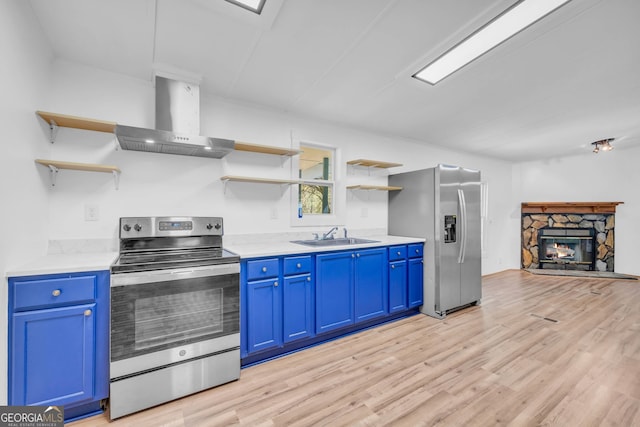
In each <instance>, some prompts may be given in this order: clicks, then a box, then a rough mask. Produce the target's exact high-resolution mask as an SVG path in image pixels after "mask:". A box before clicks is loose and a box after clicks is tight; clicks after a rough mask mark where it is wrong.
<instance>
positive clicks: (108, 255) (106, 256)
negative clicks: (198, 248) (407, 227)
mask: <svg viewBox="0 0 640 427" xmlns="http://www.w3.org/2000/svg"><path fill="white" fill-rule="evenodd" d="M366 238H367V239H369V240H376V242H375V243H361V244H357V245H340V246H325V247H317V246H306V245H301V244H297V243H291V242H290V241H289V240H276V239H274V240H269V241H262V242H252V243H246V242H243V243H232V244H229V245H227V244H225V245H224V247H225V249H226V250H228V251H231V252H233V253H235V254H237V255H239V256H240V257H241V258H259V257H265V256H278V255H293V254H305V253H315V252H329V251H342V250H350V249H364V248H375V247H379V246H392V245H406V244H409V243H423V242H424V239H419V238H414V237H399V236H387V235H377V236H376V235H374V236H366ZM117 258H118V252H89V253H66V254H50V255H45V256H42V257H39V258H36V259H34V260H32V261H30V262H28V263H26V264H23V265H20V266H18V267H15V268H10V269H9V270H8V271H7V273H6V275H7V277H17V276H33V275H40V274H59V273H75V272H82V271H100V270H109V269H110V267H111V264H113V263H114V262H115V261H116V259H117Z"/></svg>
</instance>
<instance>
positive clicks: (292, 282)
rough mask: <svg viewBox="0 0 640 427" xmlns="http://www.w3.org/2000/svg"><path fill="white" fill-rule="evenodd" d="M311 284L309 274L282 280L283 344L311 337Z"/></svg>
mask: <svg viewBox="0 0 640 427" xmlns="http://www.w3.org/2000/svg"><path fill="white" fill-rule="evenodd" d="M312 292H313V283H312V280H311V274H310V273H307V274H302V275H299V276H290V277H285V278H284V280H283V292H282V294H283V295H282V297H283V301H284V302H283V306H284V307H286V308H287V309H286V310H284V311H283V313H282V329H283V335H284V342H285V343H289V342H292V341H295V340H299V339H302V338H309V337H312V336H313V313H314V311H313V305H312V303H313V297H312V295H311V294H312Z"/></svg>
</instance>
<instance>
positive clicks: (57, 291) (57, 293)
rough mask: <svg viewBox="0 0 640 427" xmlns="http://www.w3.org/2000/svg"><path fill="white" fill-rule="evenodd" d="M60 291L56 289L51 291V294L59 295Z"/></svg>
mask: <svg viewBox="0 0 640 427" xmlns="http://www.w3.org/2000/svg"><path fill="white" fill-rule="evenodd" d="M61 293H62V292H60V289H56V290H55V291H53V292H51V295H53V296H54V297H59V296H60V294H61Z"/></svg>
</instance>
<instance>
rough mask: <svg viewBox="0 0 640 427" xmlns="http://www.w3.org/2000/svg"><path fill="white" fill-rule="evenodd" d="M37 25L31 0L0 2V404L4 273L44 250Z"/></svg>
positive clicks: (42, 92)
mask: <svg viewBox="0 0 640 427" xmlns="http://www.w3.org/2000/svg"><path fill="white" fill-rule="evenodd" d="M38 28H39V26H38V25H37V23H36V22H35V20H34V18H33V16H32V12H31V8H30V6H29V3H28V2H23V1H18V0H15V1H9V0H7V1H2V2H0V52H2V59H1V61H2V66H0V85H1V90H0V93H2V95H1V96H0V118H1V119H0V120H1V121H2V138H1V139H0V145H1V146H2V154H0V189H1V190H0V196H1V200H2V203H3V204H2V208H1V209H0V236H2V237H1V240H0V241H1V242H2V244H0V277H2V280H3V282H4V285H3V286H2V289H1V290H0V372H2V373H3V374H2V375H0V405H6V402H7V375H5V373H6V372H7V358H6V355H7V286H6V280H5V273H6V271H7V269H8V268H9V267H10V266H13V265H18V264H21V263H24V262H27V260H28V259H30V258H31V257H34V256H38V255H43V254H44V253H45V251H46V242H47V228H48V224H47V221H48V215H46V212H47V211H48V191H47V189H46V186H45V183H44V181H43V180H42V179H41V177H40V176H39V173H38V171H37V169H38V168H39V166H37V165H36V164H35V163H34V161H33V160H34V159H35V158H38V157H44V158H47V157H48V152H49V149H50V147H49V145H50V144H49V142H47V137H46V133H45V132H44V127H42V126H41V123H39V119H38V118H36V115H35V111H36V110H37V109H39V108H41V105H40V104H41V103H42V102H43V101H44V100H46V97H47V92H48V72H49V69H50V61H51V57H52V53H51V51H50V50H49V49H48V48H47V43H46V42H43V41H44V37H43V35H42V33H40V32H39V31H38ZM47 129H48V128H47Z"/></svg>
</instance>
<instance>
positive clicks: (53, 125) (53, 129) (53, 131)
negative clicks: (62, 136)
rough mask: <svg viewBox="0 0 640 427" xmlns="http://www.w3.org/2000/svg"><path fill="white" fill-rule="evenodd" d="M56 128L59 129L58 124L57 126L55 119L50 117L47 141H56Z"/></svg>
mask: <svg viewBox="0 0 640 427" xmlns="http://www.w3.org/2000/svg"><path fill="white" fill-rule="evenodd" d="M58 129H60V126H58V124H57V123H56V122H55V120H53V119H50V120H49V141H51V143H52V144H53V143H54V142H56V136H58Z"/></svg>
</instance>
